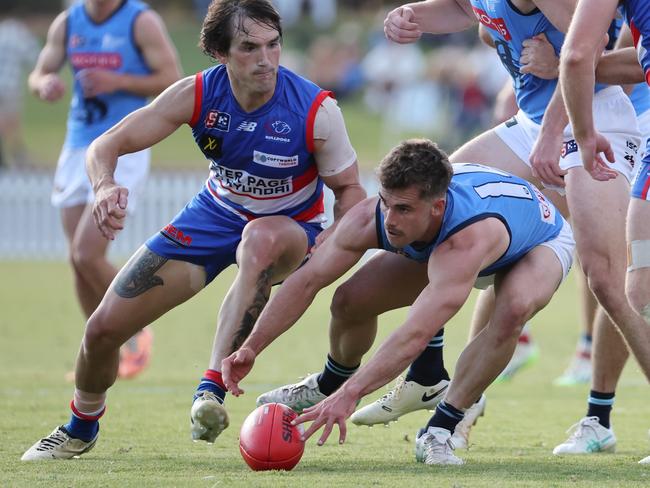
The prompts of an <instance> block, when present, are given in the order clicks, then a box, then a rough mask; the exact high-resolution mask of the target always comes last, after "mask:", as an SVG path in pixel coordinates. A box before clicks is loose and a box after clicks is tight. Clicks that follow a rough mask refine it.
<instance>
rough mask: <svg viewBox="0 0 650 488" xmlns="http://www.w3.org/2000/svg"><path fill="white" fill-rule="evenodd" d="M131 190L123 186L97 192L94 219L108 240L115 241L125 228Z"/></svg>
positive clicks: (106, 188)
mask: <svg viewBox="0 0 650 488" xmlns="http://www.w3.org/2000/svg"><path fill="white" fill-rule="evenodd" d="M128 196H129V190H128V189H127V188H125V187H123V186H117V185H111V186H104V187H102V188H100V189H99V190H98V191H97V194H96V195H95V203H94V204H93V218H94V219H95V224H97V228H98V229H99V231H100V232H101V233H102V235H103V236H104V237H106V239H109V240H111V241H112V240H113V239H115V235H116V234H117V232H118V231H120V230H122V229H123V228H124V218H125V217H126V206H127V204H128Z"/></svg>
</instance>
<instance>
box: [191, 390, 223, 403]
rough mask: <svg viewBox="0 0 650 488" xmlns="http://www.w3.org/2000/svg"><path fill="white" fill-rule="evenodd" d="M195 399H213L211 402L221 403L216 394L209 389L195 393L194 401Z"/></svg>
mask: <svg viewBox="0 0 650 488" xmlns="http://www.w3.org/2000/svg"><path fill="white" fill-rule="evenodd" d="M196 400H204V401H213V402H217V403H219V404H222V403H223V401H222V400H221V398H219V397H218V396H217V395H215V394H214V393H213V392H211V391H210V390H203V391H202V392H201V393H199V394H198V395H197V397H196V399H195V400H194V401H196Z"/></svg>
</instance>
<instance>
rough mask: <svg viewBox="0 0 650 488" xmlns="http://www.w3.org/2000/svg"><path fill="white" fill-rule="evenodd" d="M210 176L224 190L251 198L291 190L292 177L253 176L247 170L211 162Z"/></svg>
mask: <svg viewBox="0 0 650 488" xmlns="http://www.w3.org/2000/svg"><path fill="white" fill-rule="evenodd" d="M210 169H211V170H212V177H213V178H214V179H215V180H217V181H218V182H219V183H220V185H221V186H222V187H223V188H225V189H226V190H228V191H230V192H231V193H234V194H236V195H244V196H249V197H252V198H276V197H282V196H286V195H290V194H291V193H292V192H293V179H292V177H287V178H264V177H262V176H255V175H252V174H250V173H248V172H247V171H243V170H233V169H230V168H226V167H224V166H220V165H218V164H212V165H211V166H210Z"/></svg>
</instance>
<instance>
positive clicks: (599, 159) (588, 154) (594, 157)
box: [579, 132, 618, 181]
mask: <svg viewBox="0 0 650 488" xmlns="http://www.w3.org/2000/svg"><path fill="white" fill-rule="evenodd" d="M579 146H580V156H581V157H582V164H583V166H584V167H585V169H586V170H587V171H588V172H589V174H590V175H591V177H592V178H593V179H594V180H598V181H609V180H613V179H614V178H616V176H617V174H618V173H616V171H614V170H613V169H612V168H610V167H609V166H608V165H607V162H606V161H605V159H603V154H604V155H605V158H606V159H607V161H609V162H610V163H613V162H615V159H614V151H613V149H612V146H611V144H610V143H609V141H608V140H607V138H606V137H605V136H604V135H602V134H601V133H600V132H596V133H595V136H594V137H593V138H589V139H586V140H584V141H581V142H580V143H579Z"/></svg>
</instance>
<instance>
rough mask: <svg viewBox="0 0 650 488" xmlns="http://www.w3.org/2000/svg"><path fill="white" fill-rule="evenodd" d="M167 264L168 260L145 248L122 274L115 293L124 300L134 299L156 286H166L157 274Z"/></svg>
mask: <svg viewBox="0 0 650 488" xmlns="http://www.w3.org/2000/svg"><path fill="white" fill-rule="evenodd" d="M166 262H167V258H163V257H162V256H158V255H157V254H155V253H153V252H151V251H150V250H149V249H146V248H145V249H144V250H143V251H142V252H141V253H140V255H139V256H137V257H136V259H134V260H133V261H132V262H131V263H129V264H127V266H126V267H125V268H124V269H123V270H122V271H121V272H120V274H119V276H118V277H117V281H116V282H115V287H114V290H115V293H117V294H118V295H119V296H121V297H122V298H134V297H137V296H138V295H142V294H143V293H144V292H145V291H147V290H149V289H150V288H153V287H154V286H162V285H164V282H163V279H162V278H161V277H160V276H158V275H156V274H155V273H156V271H158V270H159V269H160V267H161V266H162V265H163V264H165V263H166Z"/></svg>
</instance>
